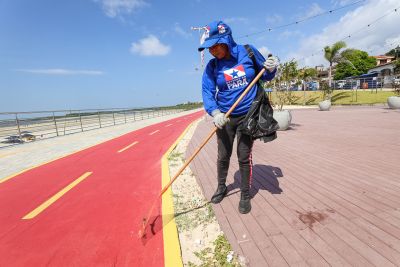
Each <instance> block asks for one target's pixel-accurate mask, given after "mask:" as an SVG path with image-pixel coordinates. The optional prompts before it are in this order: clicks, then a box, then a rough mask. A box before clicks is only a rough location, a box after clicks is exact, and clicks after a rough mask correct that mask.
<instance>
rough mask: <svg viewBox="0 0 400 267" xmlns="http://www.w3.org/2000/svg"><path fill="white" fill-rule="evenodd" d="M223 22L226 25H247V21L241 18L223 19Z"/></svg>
mask: <svg viewBox="0 0 400 267" xmlns="http://www.w3.org/2000/svg"><path fill="white" fill-rule="evenodd" d="M223 21H224V22H225V23H227V24H233V23H236V22H237V23H247V22H248V21H249V20H248V19H247V18H243V17H233V18H224V19H223Z"/></svg>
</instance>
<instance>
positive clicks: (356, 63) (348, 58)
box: [335, 49, 376, 80]
mask: <svg viewBox="0 0 400 267" xmlns="http://www.w3.org/2000/svg"><path fill="white" fill-rule="evenodd" d="M341 56H342V58H344V59H345V60H342V61H340V63H339V64H338V65H337V66H336V73H335V80H341V79H344V78H346V77H350V76H357V75H361V74H364V73H367V71H368V70H369V69H371V68H373V67H375V66H376V59H375V58H374V57H371V56H369V55H368V53H367V52H365V51H361V50H357V49H346V50H344V51H343V52H342V53H341Z"/></svg>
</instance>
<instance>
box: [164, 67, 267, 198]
mask: <svg viewBox="0 0 400 267" xmlns="http://www.w3.org/2000/svg"><path fill="white" fill-rule="evenodd" d="M264 72H265V68H262V70H261V71H260V72H259V73H258V74H257V76H256V77H255V78H254V79H253V81H252V82H251V83H250V84H249V85H248V86H247V88H246V89H245V90H244V91H243V93H242V94H241V95H240V97H239V98H238V99H237V100H236V102H235V103H234V104H233V105H232V107H231V108H230V109H229V110H228V112H226V113H225V118H229V115H231V113H232V112H233V110H234V109H235V108H236V106H237V105H239V103H240V101H242V99H243V98H244V97H245V96H246V94H247V93H248V92H249V91H250V89H251V88H252V87H253V86H254V84H255V83H256V82H258V80H259V79H260V78H261V76H262V75H263V74H264ZM217 130H218V128H217V127H214V129H212V130H211V132H210V133H209V134H208V136H207V138H206V139H204V141H203V143H201V145H200V146H199V147H198V148H197V149H196V151H195V152H194V153H193V154H192V156H190V158H189V159H188V160H187V161H186V162H185V164H184V165H183V166H182V167H181V168H180V169H179V171H178V172H177V173H176V174H175V175H174V177H173V178H172V179H171V181H170V182H169V183H168V184H167V185H166V186H165V187H164V188H163V190H161V192H160V194H159V195H158V196H159V197H161V196H162V195H163V194H164V193H165V191H167V190H168V187H170V186H171V184H172V183H173V182H174V181H175V180H176V178H178V176H179V175H181V173H182V172H183V171H184V170H185V169H186V167H187V166H188V165H189V164H190V163H191V162H192V160H193V159H194V158H195V157H196V156H197V154H199V152H200V150H201V149H202V148H203V147H204V146H205V145H206V144H207V143H208V141H209V140H210V139H211V137H212V136H213V135H214V134H215V133H216V131H217Z"/></svg>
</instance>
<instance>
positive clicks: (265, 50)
mask: <svg viewBox="0 0 400 267" xmlns="http://www.w3.org/2000/svg"><path fill="white" fill-rule="evenodd" d="M258 51H259V52H260V53H261V55H263V56H264V58H267V57H268V54H270V53H271V51H270V50H269V49H268V47H266V46H261V47H260V48H258Z"/></svg>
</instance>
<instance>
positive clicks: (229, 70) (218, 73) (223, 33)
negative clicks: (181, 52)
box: [199, 21, 276, 116]
mask: <svg viewBox="0 0 400 267" xmlns="http://www.w3.org/2000/svg"><path fill="white" fill-rule="evenodd" d="M207 30H208V33H209V37H208V38H206V39H205V42H204V43H203V45H201V46H200V47H199V51H201V50H203V49H205V48H209V47H211V46H213V45H214V44H226V45H227V46H228V48H229V51H230V54H231V57H230V59H217V58H213V59H211V60H210V61H209V62H208V64H207V66H206V69H205V71H204V73H203V81H202V84H203V88H202V95H203V104H204V108H205V110H206V111H207V113H208V114H210V115H211V114H212V112H213V111H214V110H216V109H219V110H220V111H221V112H223V113H226V112H227V111H228V110H229V109H230V108H231V107H232V105H233V104H234V103H235V101H236V100H237V99H238V98H239V96H240V95H241V94H242V93H243V91H244V90H245V89H246V87H247V85H248V84H250V82H251V81H252V80H253V79H254V77H255V76H256V75H257V73H256V71H255V69H256V70H261V69H262V68H263V63H264V61H265V58H264V57H263V56H262V55H261V53H260V52H259V51H258V50H257V49H256V48H255V47H253V46H251V45H250V47H251V49H252V50H253V52H254V57H255V61H256V64H257V67H254V66H253V61H252V60H251V58H250V57H249V56H248V52H247V50H246V48H245V47H244V46H243V45H237V44H236V43H235V41H234V40H233V38H232V33H231V30H230V28H229V26H228V25H226V24H225V23H224V22H222V21H214V22H212V23H211V24H209V25H208V26H207ZM275 72H276V70H275V71H273V72H272V73H271V72H268V71H265V72H264V74H263V76H262V77H261V79H262V80H266V81H270V80H272V79H273V78H274V76H275ZM258 87H259V86H258V84H257V83H256V84H255V85H254V86H253V88H251V90H250V91H249V92H248V93H247V95H246V96H245V97H244V98H243V99H242V101H241V102H240V103H239V105H238V106H237V107H236V108H235V110H234V111H233V112H232V113H231V115H232V116H240V115H244V114H246V113H247V112H248V111H249V109H250V106H251V103H252V102H253V100H254V98H255V97H256V94H257V90H258Z"/></svg>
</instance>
